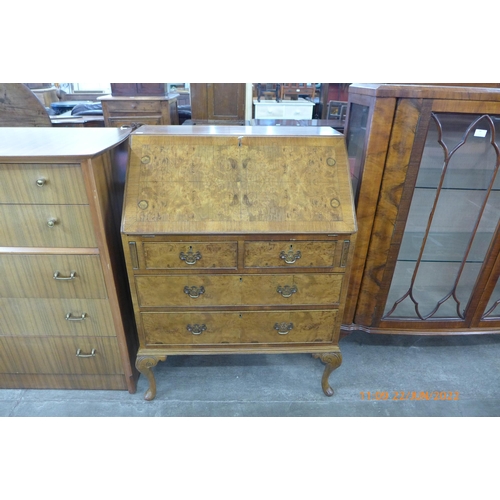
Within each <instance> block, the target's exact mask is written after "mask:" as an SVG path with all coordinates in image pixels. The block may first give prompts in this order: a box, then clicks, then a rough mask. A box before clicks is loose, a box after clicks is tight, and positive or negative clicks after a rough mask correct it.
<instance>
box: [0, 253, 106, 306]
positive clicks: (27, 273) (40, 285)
mask: <svg viewBox="0 0 500 500" xmlns="http://www.w3.org/2000/svg"><path fill="white" fill-rule="evenodd" d="M0 297H5V298H7V297H8V298H37V297H40V298H69V299H76V298H93V299H105V298H107V293H106V286H105V283H104V277H103V274H102V269H101V261H100V257H99V256H98V255H26V254H0Z"/></svg>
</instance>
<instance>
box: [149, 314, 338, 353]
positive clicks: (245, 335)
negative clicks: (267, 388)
mask: <svg viewBox="0 0 500 500" xmlns="http://www.w3.org/2000/svg"><path fill="white" fill-rule="evenodd" d="M336 315H337V310H335V309H332V310H328V311H270V312H260V311H259V312H196V313H194V312H188V313H141V321H142V325H143V329H144V341H145V345H146V346H154V345H172V344H183V345H203V344H206V345H213V344H253V343H265V344H281V343H290V342H297V343H302V342H331V341H332V340H333V338H334V332H335V331H336V330H337V329H338V325H337V323H336Z"/></svg>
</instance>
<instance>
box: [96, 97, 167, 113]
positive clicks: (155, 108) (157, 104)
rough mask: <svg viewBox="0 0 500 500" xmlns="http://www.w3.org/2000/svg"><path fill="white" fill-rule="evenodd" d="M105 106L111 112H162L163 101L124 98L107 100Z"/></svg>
mask: <svg viewBox="0 0 500 500" xmlns="http://www.w3.org/2000/svg"><path fill="white" fill-rule="evenodd" d="M103 106H104V107H106V108H107V110H108V111H110V112H118V113H128V112H131V111H133V112H138V113H155V112H156V113H161V101H159V100H151V101H142V100H139V99H124V100H120V101H106V102H103Z"/></svg>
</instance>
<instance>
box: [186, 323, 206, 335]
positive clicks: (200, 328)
mask: <svg viewBox="0 0 500 500" xmlns="http://www.w3.org/2000/svg"><path fill="white" fill-rule="evenodd" d="M206 329H207V327H206V325H205V324H201V325H198V324H195V325H187V326H186V330H187V331H188V332H191V333H192V334H193V335H201V333H202V332H204V331H205V330H206Z"/></svg>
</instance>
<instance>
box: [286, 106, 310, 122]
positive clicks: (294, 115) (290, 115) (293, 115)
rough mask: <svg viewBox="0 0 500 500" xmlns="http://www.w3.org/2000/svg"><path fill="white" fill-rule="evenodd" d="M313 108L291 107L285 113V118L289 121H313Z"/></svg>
mask: <svg viewBox="0 0 500 500" xmlns="http://www.w3.org/2000/svg"><path fill="white" fill-rule="evenodd" d="M312 109H313V106H295V107H293V108H292V107H290V108H289V109H287V110H286V112H285V118H287V119H289V120H311V119H312Z"/></svg>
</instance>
